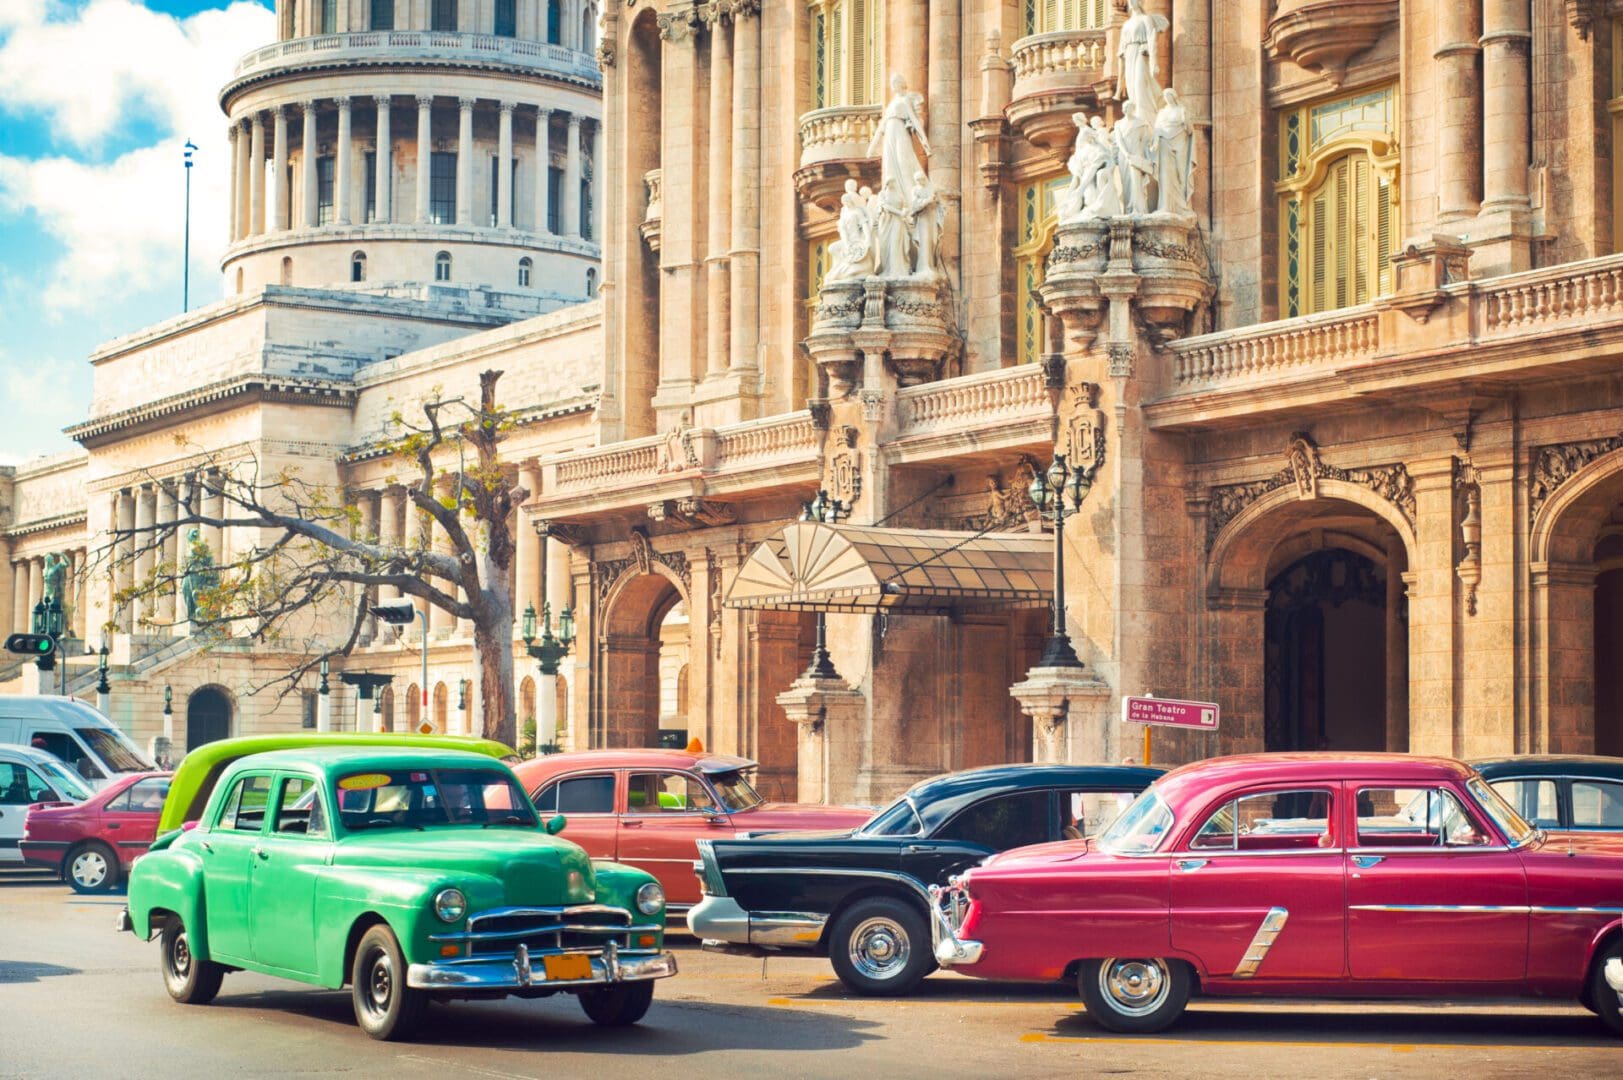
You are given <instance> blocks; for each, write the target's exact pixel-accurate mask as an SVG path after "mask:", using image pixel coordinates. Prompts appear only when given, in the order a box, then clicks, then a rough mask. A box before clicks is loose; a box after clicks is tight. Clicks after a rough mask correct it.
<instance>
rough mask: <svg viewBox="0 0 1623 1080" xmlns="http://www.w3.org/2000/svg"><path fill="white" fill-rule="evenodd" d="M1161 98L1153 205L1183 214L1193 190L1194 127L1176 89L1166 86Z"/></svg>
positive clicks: (1156, 207) (1160, 209)
mask: <svg viewBox="0 0 1623 1080" xmlns="http://www.w3.org/2000/svg"><path fill="white" fill-rule="evenodd" d="M1164 100H1165V102H1166V104H1165V105H1162V106H1161V111H1160V112H1158V113H1156V114H1155V190H1156V196H1157V198H1156V206H1155V209H1156V211H1157V212H1159V213H1162V214H1178V215H1180V216H1186V215H1188V214H1191V213H1193V211H1192V210H1191V209H1190V206H1189V199H1190V196H1191V195H1193V194H1194V179H1195V129H1194V126H1193V125H1191V124H1190V123H1189V113H1188V111H1187V110H1186V109H1185V108H1184V104H1183V102H1182V101H1180V100H1179V99H1178V92H1177V91H1176V90H1172V89H1168V90H1167V91H1166V94H1165V95H1164Z"/></svg>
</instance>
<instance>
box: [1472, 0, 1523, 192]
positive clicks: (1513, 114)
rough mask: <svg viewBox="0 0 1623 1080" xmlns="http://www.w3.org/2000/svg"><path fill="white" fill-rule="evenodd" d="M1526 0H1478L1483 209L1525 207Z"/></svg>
mask: <svg viewBox="0 0 1623 1080" xmlns="http://www.w3.org/2000/svg"><path fill="white" fill-rule="evenodd" d="M1532 38H1533V34H1532V23H1531V19H1530V16H1529V13H1528V5H1527V0H1483V4H1482V41H1481V45H1482V86H1483V102H1482V105H1483V108H1482V142H1483V184H1482V188H1483V191H1482V199H1483V203H1484V207H1483V208H1484V209H1494V210H1525V209H1527V207H1528V193H1527V165H1528V143H1529V129H1528V122H1529V121H1528V91H1527V80H1528V54H1529V52H1530V49H1531V45H1532Z"/></svg>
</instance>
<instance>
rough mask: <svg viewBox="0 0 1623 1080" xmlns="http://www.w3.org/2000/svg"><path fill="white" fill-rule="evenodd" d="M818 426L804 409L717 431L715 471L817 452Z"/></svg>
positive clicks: (804, 456)
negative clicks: (813, 424)
mask: <svg viewBox="0 0 1623 1080" xmlns="http://www.w3.org/2000/svg"><path fill="white" fill-rule="evenodd" d="M817 442H818V439H817V429H816V428H815V427H813V426H812V421H811V414H810V413H809V412H806V411H805V410H801V411H800V412H794V413H787V414H785V415H783V416H776V417H773V418H772V419H770V420H751V421H749V422H747V423H744V424H733V425H731V426H728V427H724V428H719V429H718V430H717V432H716V470H717V471H719V472H726V471H729V470H731V469H736V468H742V467H753V466H756V465H760V464H764V463H767V462H770V461H775V460H778V459H789V460H803V459H805V458H807V457H809V456H811V455H814V454H816V453H817Z"/></svg>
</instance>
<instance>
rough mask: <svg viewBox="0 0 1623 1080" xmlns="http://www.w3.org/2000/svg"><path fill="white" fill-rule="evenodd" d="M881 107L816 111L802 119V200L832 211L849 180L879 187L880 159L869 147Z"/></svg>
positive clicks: (797, 177)
mask: <svg viewBox="0 0 1623 1080" xmlns="http://www.w3.org/2000/svg"><path fill="white" fill-rule="evenodd" d="M879 114H880V107H879V106H878V105H840V106H836V107H834V108H829V109H813V110H812V111H811V112H809V113H806V114H804V115H803V116H801V118H800V168H799V170H797V171H796V173H795V187H796V188H797V189H798V190H799V192H800V195H801V198H803V199H808V200H810V201H812V202H816V203H818V204H819V205H822V206H823V207H824V208H825V209H829V210H833V209H836V208H837V207H838V203H839V196H840V192H841V190H842V189H843V188H844V186H845V181H846V180H847V179H848V178H853V177H854V178H856V179H858V180H859V181H860V182H862V183H867V184H871V185H872V186H874V187H877V186H878V183H879V180H878V177H879V169H878V165H877V159H874V158H870V157H869V156H868V144H869V143H870V142H871V141H872V140H873V136H874V132H875V131H876V130H878V127H879Z"/></svg>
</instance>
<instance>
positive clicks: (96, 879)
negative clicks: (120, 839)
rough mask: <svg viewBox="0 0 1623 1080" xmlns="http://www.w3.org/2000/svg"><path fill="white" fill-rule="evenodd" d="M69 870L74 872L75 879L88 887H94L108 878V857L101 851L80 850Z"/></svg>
mask: <svg viewBox="0 0 1623 1080" xmlns="http://www.w3.org/2000/svg"><path fill="white" fill-rule="evenodd" d="M69 872H70V873H72V874H73V880H74V881H77V882H78V883H79V884H81V885H83V886H84V887H85V888H87V889H94V888H95V887H96V886H98V885H100V884H101V883H102V882H103V881H106V880H107V859H106V857H105V856H104V855H102V853H101V852H99V851H83V852H80V853H79V854H78V855H77V856H76V857H75V858H74V860H73V868H72V870H70V871H69Z"/></svg>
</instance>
